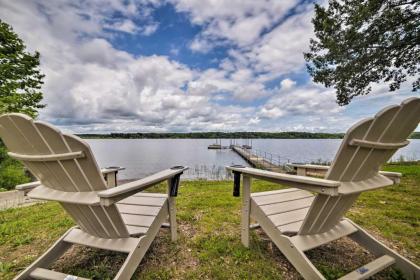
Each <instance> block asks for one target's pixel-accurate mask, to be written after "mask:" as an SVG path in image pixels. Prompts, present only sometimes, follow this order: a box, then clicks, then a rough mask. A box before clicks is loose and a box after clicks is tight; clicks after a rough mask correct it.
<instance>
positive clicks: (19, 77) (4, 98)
mask: <svg viewBox="0 0 420 280" xmlns="http://www.w3.org/2000/svg"><path fill="white" fill-rule="evenodd" d="M43 78H44V75H43V74H41V72H40V70H39V53H38V52H35V53H34V54H30V53H28V52H27V51H26V47H25V45H24V44H23V41H22V40H21V39H19V37H18V36H17V35H16V33H14V32H13V29H12V28H11V27H10V26H9V25H8V24H7V23H5V22H3V21H1V20H0V115H1V114H3V113H9V112H21V113H25V114H27V115H30V116H32V117H36V115H37V112H38V109H41V108H43V107H45V105H43V104H41V101H42V92H41V91H40V89H41V86H42V84H43V82H42V79H43ZM28 181H29V177H27V176H26V175H25V171H24V169H23V166H22V165H21V164H20V163H19V162H17V161H16V160H14V159H12V158H10V157H9V156H8V155H7V151H6V147H5V146H4V144H3V142H2V141H1V140H0V191H2V190H4V189H12V188H14V187H15V185H17V184H21V183H25V182H28Z"/></svg>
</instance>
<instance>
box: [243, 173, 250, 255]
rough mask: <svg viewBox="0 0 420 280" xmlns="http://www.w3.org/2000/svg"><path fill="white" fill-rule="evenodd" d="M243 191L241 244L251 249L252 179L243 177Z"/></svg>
mask: <svg viewBox="0 0 420 280" xmlns="http://www.w3.org/2000/svg"><path fill="white" fill-rule="evenodd" d="M242 190H243V191H242V213H241V242H242V244H243V245H244V246H245V247H247V248H249V227H250V208H251V177H249V176H245V175H244V176H243V187H242Z"/></svg>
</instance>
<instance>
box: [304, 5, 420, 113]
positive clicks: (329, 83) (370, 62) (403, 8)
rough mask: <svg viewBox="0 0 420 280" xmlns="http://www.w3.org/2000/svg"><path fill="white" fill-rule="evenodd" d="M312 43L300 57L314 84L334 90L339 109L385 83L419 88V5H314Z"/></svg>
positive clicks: (391, 87) (396, 87)
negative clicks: (407, 83)
mask: <svg viewBox="0 0 420 280" xmlns="http://www.w3.org/2000/svg"><path fill="white" fill-rule="evenodd" d="M312 22H313V25H314V29H315V37H316V38H315V39H311V41H310V51H309V52H308V53H305V54H304V57H305V60H306V61H307V68H308V71H309V73H310V75H311V76H312V77H313V79H314V81H315V82H317V83H321V84H324V85H325V86H326V87H334V88H335V89H336V94H337V102H338V104H340V105H346V104H348V103H350V101H351V100H352V98H353V97H355V96H358V95H365V94H368V93H370V92H371V90H372V88H371V84H372V83H381V82H384V83H386V84H388V86H389V90H390V91H395V90H397V89H399V88H400V86H401V84H402V83H403V82H406V81H412V89H413V91H416V90H418V89H419V88H420V77H419V73H420V1H418V0H417V1H415V0H329V2H328V7H326V8H325V7H322V6H320V5H318V4H316V5H315V17H314V18H313V20H312Z"/></svg>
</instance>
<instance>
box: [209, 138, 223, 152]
mask: <svg viewBox="0 0 420 280" xmlns="http://www.w3.org/2000/svg"><path fill="white" fill-rule="evenodd" d="M207 148H208V149H211V150H220V149H222V139H216V143H215V144H210V145H209V146H208V147H207Z"/></svg>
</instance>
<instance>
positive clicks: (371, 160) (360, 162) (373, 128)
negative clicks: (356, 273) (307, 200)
mask: <svg viewBox="0 0 420 280" xmlns="http://www.w3.org/2000/svg"><path fill="white" fill-rule="evenodd" d="M419 122H420V98H409V99H407V100H405V101H404V102H402V103H401V105H397V106H389V107H386V108H384V109H383V110H381V111H380V112H379V113H378V114H376V116H375V117H374V118H368V119H365V120H362V121H360V122H358V123H356V124H355V125H354V126H352V127H351V128H350V129H349V130H348V131H347V133H346V135H345V136H344V139H343V141H342V143H341V146H340V148H339V150H338V152H337V154H336V157H335V159H334V161H333V163H332V164H331V167H330V168H329V170H328V172H327V174H326V176H325V178H326V179H329V180H335V181H340V182H352V183H356V184H357V183H358V182H359V184H360V185H365V184H364V182H366V181H367V180H369V179H372V178H378V176H379V177H381V175H379V173H378V172H379V170H380V168H381V166H382V165H383V164H385V163H386V162H387V161H388V160H389V159H390V158H391V157H392V155H394V154H395V152H396V151H397V150H398V149H399V148H400V147H402V146H405V145H406V144H407V143H408V141H407V138H408V137H409V135H410V134H411V133H412V132H413V131H414V129H415V128H416V127H417V126H418V124H419ZM381 180H384V181H385V182H386V180H388V179H386V178H381ZM388 181H389V185H391V184H392V181H391V180H388ZM359 194H360V193H350V194H346V195H339V196H334V197H333V196H328V195H324V194H319V195H317V197H316V198H315V200H314V202H313V204H312V205H311V207H310V209H309V211H308V214H307V215H306V217H305V220H304V222H303V224H302V227H301V228H300V230H299V233H298V234H301V235H304V234H316V233H322V232H325V231H327V230H329V229H331V228H332V227H334V226H335V225H336V224H337V223H338V222H339V221H340V220H341V219H342V218H343V216H344V214H345V213H346V212H347V211H348V210H349V209H350V207H351V206H352V205H353V203H354V202H355V201H356V199H357V198H358V196H359Z"/></svg>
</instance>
